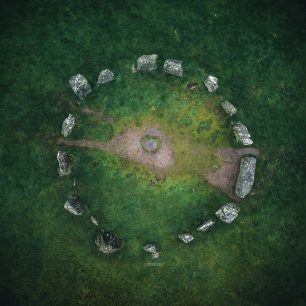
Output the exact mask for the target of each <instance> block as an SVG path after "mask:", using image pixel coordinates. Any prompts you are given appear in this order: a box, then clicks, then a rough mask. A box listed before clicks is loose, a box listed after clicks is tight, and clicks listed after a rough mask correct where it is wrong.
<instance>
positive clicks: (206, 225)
mask: <svg viewBox="0 0 306 306" xmlns="http://www.w3.org/2000/svg"><path fill="white" fill-rule="evenodd" d="M214 224H215V221H213V220H211V219H210V220H208V221H206V222H204V223H203V224H201V225H200V226H199V227H198V228H197V230H198V231H199V232H205V231H207V230H208V229H209V228H210V227H212V226H213V225H214Z"/></svg>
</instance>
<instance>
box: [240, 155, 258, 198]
mask: <svg viewBox="0 0 306 306" xmlns="http://www.w3.org/2000/svg"><path fill="white" fill-rule="evenodd" d="M255 169H256V158H254V157H248V156H247V157H243V158H242V159H241V162H240V171H239V175H238V178H237V183H236V188H235V193H236V195H237V196H238V197H240V198H244V197H245V196H246V195H247V194H249V192H250V191H251V189H252V186H253V183H254V178H255Z"/></svg>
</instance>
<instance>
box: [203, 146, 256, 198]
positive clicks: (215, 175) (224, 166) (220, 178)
mask: <svg viewBox="0 0 306 306" xmlns="http://www.w3.org/2000/svg"><path fill="white" fill-rule="evenodd" d="M215 154H216V156H217V157H218V159H219V161H220V164H221V166H220V167H219V168H218V169H217V170H215V171H207V172H205V173H204V177H205V179H206V180H207V182H208V183H209V184H210V185H212V186H214V187H217V188H218V189H220V190H221V191H222V192H224V193H225V194H226V195H228V196H229V197H230V198H231V199H233V200H236V201H241V199H240V198H238V197H237V196H236V195H235V193H234V186H235V183H236V179H237V176H238V173H239V167H240V159H241V157H242V156H243V155H248V154H249V155H254V156H255V157H258V156H259V154H260V152H259V150H258V149H256V148H241V149H234V148H220V149H218V150H217V151H216V153H215Z"/></svg>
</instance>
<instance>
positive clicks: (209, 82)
mask: <svg viewBox="0 0 306 306" xmlns="http://www.w3.org/2000/svg"><path fill="white" fill-rule="evenodd" d="M204 84H205V86H206V87H207V89H208V91H209V92H215V91H216V90H217V89H218V87H219V86H218V79H217V78H216V77H214V76H212V75H209V76H208V77H207V79H206V80H205V81H204Z"/></svg>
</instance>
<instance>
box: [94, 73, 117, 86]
mask: <svg viewBox="0 0 306 306" xmlns="http://www.w3.org/2000/svg"><path fill="white" fill-rule="evenodd" d="M113 79H114V74H113V72H112V71H110V70H109V69H105V70H102V71H101V72H100V74H99V77H98V81H97V85H102V84H105V83H108V82H111V81H112V80H113Z"/></svg>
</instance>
